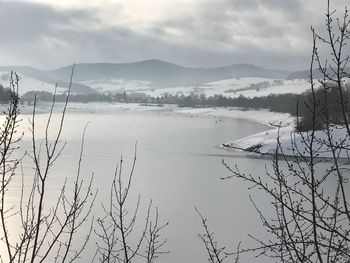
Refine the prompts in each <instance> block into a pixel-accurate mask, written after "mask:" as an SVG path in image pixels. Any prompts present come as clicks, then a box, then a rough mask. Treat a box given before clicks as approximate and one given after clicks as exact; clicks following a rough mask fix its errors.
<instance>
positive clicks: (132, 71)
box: [46, 60, 288, 87]
mask: <svg viewBox="0 0 350 263" xmlns="http://www.w3.org/2000/svg"><path fill="white" fill-rule="evenodd" d="M70 72H71V66H66V67H63V68H59V69H57V70H53V71H47V72H46V73H47V74H48V75H49V76H51V77H53V78H56V79H66V78H67V77H68V76H69V75H70ZM287 75H288V72H286V71H282V70H270V69H263V68H260V67H256V66H254V65H249V64H235V65H230V66H225V67H218V68H188V67H182V66H178V65H175V64H171V63H168V62H165V61H161V60H146V61H141V62H134V63H121V64H113V63H86V64H77V65H76V69H75V73H74V79H75V80H76V81H78V82H81V81H89V80H96V79H104V80H108V79H124V80H142V81H148V82H151V83H152V84H153V85H154V86H155V87H171V86H189V85H199V84H204V83H207V82H211V81H217V80H222V79H230V78H241V77H265V78H272V79H274V78H282V79H284V78H286V77H287Z"/></svg>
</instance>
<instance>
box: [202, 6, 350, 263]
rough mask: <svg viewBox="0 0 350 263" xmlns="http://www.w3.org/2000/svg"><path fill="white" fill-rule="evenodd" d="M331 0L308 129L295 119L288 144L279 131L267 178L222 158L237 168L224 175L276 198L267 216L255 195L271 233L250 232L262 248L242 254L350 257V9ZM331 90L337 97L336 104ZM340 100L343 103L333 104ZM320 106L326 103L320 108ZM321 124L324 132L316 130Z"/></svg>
mask: <svg viewBox="0 0 350 263" xmlns="http://www.w3.org/2000/svg"><path fill="white" fill-rule="evenodd" d="M327 3H328V5H327V13H326V31H327V34H326V36H321V35H319V34H317V33H316V31H315V29H314V28H312V29H311V30H312V34H313V49H312V58H311V65H310V85H311V92H310V97H309V101H307V102H306V105H305V106H306V108H307V110H308V111H309V116H311V128H310V130H308V131H306V132H302V131H301V129H300V126H301V125H300V118H297V131H296V132H295V133H293V134H292V135H291V144H290V145H291V147H290V148H289V149H286V148H285V146H284V144H283V143H282V142H281V138H280V136H278V138H277V143H276V150H275V154H274V157H273V160H272V167H271V168H266V177H265V178H263V177H262V176H254V175H251V174H246V173H244V172H242V171H241V170H240V169H239V167H238V166H237V165H236V166H234V167H232V166H230V165H229V164H227V163H226V162H225V161H224V160H223V164H224V166H226V168H227V169H228V170H229V171H230V172H231V175H230V176H228V177H226V178H223V179H228V178H237V179H240V180H242V181H245V182H248V183H249V184H250V186H251V187H252V188H254V189H259V190H260V191H263V192H264V193H266V195H267V196H268V197H270V198H271V200H272V205H273V208H274V211H275V213H274V215H273V216H271V215H266V214H265V213H264V211H262V210H261V209H259V207H258V206H257V205H256V204H255V202H254V200H253V199H252V198H251V200H252V202H253V204H254V206H255V208H256V210H257V212H258V215H259V217H260V218H261V220H262V224H263V226H264V227H265V228H266V230H267V233H268V235H269V238H267V239H263V240H261V239H259V238H256V237H254V236H252V238H253V239H254V240H256V241H257V246H256V247H250V248H243V249H238V250H237V252H236V253H244V252H255V253H256V255H257V256H267V257H271V258H273V259H274V260H278V261H279V262H310V263H311V262H312V263H315V262H320V263H323V262H327V263H328V262H349V261H350V235H349V234H350V227H349V226H350V213H349V209H350V207H349V192H348V185H347V181H348V177H349V176H350V173H349V171H350V170H349V161H350V159H349V155H348V153H349V150H350V148H349V142H350V141H349V140H350V128H349V112H348V109H349V98H348V97H347V96H346V94H347V93H346V92H345V89H346V85H345V83H346V81H347V79H348V78H349V68H348V66H349V65H348V64H349V60H350V58H349V53H348V49H347V47H348V41H349V37H350V34H349V33H350V31H349V23H350V19H349V11H348V9H347V8H345V12H344V15H343V17H342V18H341V19H334V16H335V11H332V10H331V7H330V2H329V0H328V2H327ZM320 46H322V48H320ZM325 50H326V51H327V52H325ZM323 58H324V59H323ZM316 71H319V72H320V73H321V75H322V78H320V79H316V78H315V77H314V74H315V72H316ZM316 88H320V89H321V90H322V91H323V94H324V96H322V100H321V99H320V98H319V97H317V96H316ZM331 90H332V91H335V92H336V95H337V96H335V97H333V98H332V101H331V99H330V91H331ZM334 103H337V107H333V106H334ZM319 105H322V107H321V108H322V110H320V107H319ZM331 107H333V108H336V109H337V110H338V114H337V116H338V117H337V119H338V120H337V121H336V122H335V121H334V118H333V117H332V114H331V112H330V109H331ZM339 116H341V117H340V118H339ZM321 122H322V126H321V127H322V131H317V130H318V129H319V123H321ZM278 128H279V129H280V128H281V125H278ZM339 134H340V135H341V136H339ZM287 150H288V153H286V151H287ZM325 152H327V153H328V157H329V158H328V159H327V160H326V161H325V159H323V158H319V157H320V156H322V155H324V153H325ZM290 153H292V154H290ZM202 221H203V218H202ZM203 226H204V229H205V230H206V234H205V235H204V238H202V240H204V244H205V245H206V250H207V251H208V253H209V254H210V253H211V254H213V251H215V250H214V249H216V251H217V253H219V252H221V250H220V249H217V248H216V247H215V246H216V245H215V244H216V243H213V242H212V241H211V237H212V234H210V232H208V231H207V225H206V223H205V222H204V223H203ZM208 244H209V245H210V246H209V247H208ZM233 254H235V253H233ZM214 255H215V253H214ZM211 262H221V261H220V260H217V261H211Z"/></svg>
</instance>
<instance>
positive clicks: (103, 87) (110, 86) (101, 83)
mask: <svg viewBox="0 0 350 263" xmlns="http://www.w3.org/2000/svg"><path fill="white" fill-rule="evenodd" d="M80 83H81V84H84V85H86V86H89V87H91V88H93V89H95V90H97V91H102V92H109V91H114V92H120V91H124V90H125V91H128V92H132V91H137V92H140V91H145V90H150V89H151V83H149V82H147V81H141V80H130V81H128V80H124V79H108V80H103V79H101V80H90V81H82V82H80Z"/></svg>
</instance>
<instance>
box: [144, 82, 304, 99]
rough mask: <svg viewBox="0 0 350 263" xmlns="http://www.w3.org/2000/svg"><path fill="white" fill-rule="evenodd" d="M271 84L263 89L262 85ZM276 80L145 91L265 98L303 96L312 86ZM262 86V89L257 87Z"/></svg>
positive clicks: (160, 93) (148, 92) (148, 91)
mask: <svg viewBox="0 0 350 263" xmlns="http://www.w3.org/2000/svg"><path fill="white" fill-rule="evenodd" d="M264 82H265V83H269V84H268V86H267V87H263V86H264V85H262V83H264ZM273 82H274V80H271V79H266V78H240V79H226V80H220V81H215V82H209V83H206V84H204V85H198V86H189V87H172V88H164V89H154V90H145V91H144V92H145V93H146V94H147V95H150V96H152V97H158V96H161V95H164V94H165V93H168V94H172V95H175V94H183V95H185V96H188V95H190V94H199V95H200V94H205V95H206V96H207V97H209V96H214V95H223V96H226V97H231V98H236V97H239V96H241V95H242V96H245V97H249V98H253V97H263V96H268V95H270V94H286V93H294V94H301V93H303V92H305V91H307V90H309V89H310V84H309V83H308V81H306V80H281V82H282V83H277V84H275V85H274V84H273ZM259 84H260V86H262V87H260V88H258V87H257V85H259Z"/></svg>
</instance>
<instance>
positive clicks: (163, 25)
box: [0, 0, 323, 68]
mask: <svg viewBox="0 0 350 263" xmlns="http://www.w3.org/2000/svg"><path fill="white" fill-rule="evenodd" d="M271 10H272V11H271ZM262 11H263V12H262ZM270 11H271V12H270ZM96 12H97V13H96ZM98 12H103V10H86V9H84V8H81V9H79V10H77V9H74V10H63V9H60V10H58V9H55V8H53V7H51V6H49V5H43V4H32V3H28V2H19V1H1V0H0V24H1V26H0V35H1V36H2V38H3V39H6V41H2V43H1V49H0V56H1V58H2V61H0V64H30V65H33V66H38V67H45V68H53V67H58V66H61V65H63V64H70V63H72V62H74V61H75V62H104V61H105V62H127V61H137V60H142V59H149V58H158V59H163V60H168V61H170V62H175V63H178V64H182V65H186V66H216V65H225V64H231V63H240V62H243V63H254V64H257V65H260V66H266V67H270V68H274V67H279V68H303V67H307V64H308V59H309V56H308V54H309V51H310V49H309V48H305V47H308V43H309V41H310V38H309V36H310V33H309V26H310V23H311V22H310V20H308V19H309V17H314V16H310V14H317V15H318V16H319V17H321V18H322V19H323V16H322V14H323V12H321V11H320V12H319V11H318V10H316V11H315V10H305V8H303V5H302V4H301V2H300V1H299V0H283V1H282V0H244V1H242V0H240V1H238V0H217V1H215V4H214V3H213V1H209V0H206V1H201V2H200V3H199V4H198V6H196V7H195V8H193V10H191V12H188V13H181V14H179V13H174V14H169V15H167V16H166V18H164V20H160V21H156V22H154V23H153V24H150V27H149V30H144V31H142V32H140V30H138V28H132V27H126V26H121V25H120V26H113V27H111V26H108V25H105V24H103V23H102V21H101V20H100V19H99V18H98V14H99V13H98ZM116 12H117V13H116V15H118V11H117V10H116ZM273 12H275V13H273ZM276 12H277V14H278V15H275V16H272V15H273V14H276ZM306 14H308V15H306ZM292 18H293V19H292ZM322 19H318V20H316V21H317V22H318V21H321V20H322ZM174 29H175V30H176V32H180V35H179V36H174V35H172V30H174ZM242 38H243V39H244V40H245V41H244V43H243V42H241V41H242ZM271 43H272V44H274V45H273V47H272V45H271ZM310 45H311V43H310ZM276 47H277V48H276ZM286 61H288V62H287V63H286Z"/></svg>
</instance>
